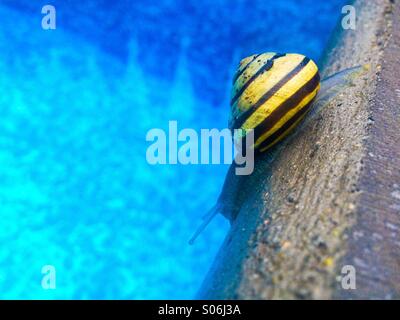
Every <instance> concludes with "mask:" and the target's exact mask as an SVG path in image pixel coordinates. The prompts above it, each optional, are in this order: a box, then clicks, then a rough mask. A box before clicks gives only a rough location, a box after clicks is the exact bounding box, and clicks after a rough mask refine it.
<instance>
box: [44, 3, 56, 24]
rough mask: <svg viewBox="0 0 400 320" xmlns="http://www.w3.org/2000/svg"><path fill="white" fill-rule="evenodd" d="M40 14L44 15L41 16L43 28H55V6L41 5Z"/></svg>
mask: <svg viewBox="0 0 400 320" xmlns="http://www.w3.org/2000/svg"><path fill="white" fill-rule="evenodd" d="M42 14H44V15H45V16H44V17H43V18H42V29H43V30H55V29H56V27H57V26H56V8H55V7H54V6H52V5H50V4H47V5H45V6H43V7H42Z"/></svg>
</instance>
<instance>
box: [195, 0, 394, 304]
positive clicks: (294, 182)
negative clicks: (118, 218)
mask: <svg viewBox="0 0 400 320" xmlns="http://www.w3.org/2000/svg"><path fill="white" fill-rule="evenodd" d="M354 5H355V7H356V12H357V24H356V30H343V29H342V28H341V27H340V26H338V28H337V32H336V35H335V37H334V39H332V42H331V45H330V46H329V47H328V48H327V50H326V53H325V57H324V59H323V61H322V63H321V66H322V75H323V76H324V75H325V76H326V75H330V74H332V73H334V72H336V71H339V70H342V69H345V68H348V67H352V66H356V65H367V66H368V71H366V72H365V73H364V74H363V75H362V76H360V77H358V78H357V79H356V80H355V81H354V83H353V85H352V86H350V87H348V88H346V89H345V90H344V91H343V92H342V93H341V94H340V95H339V96H337V97H336V98H335V99H334V101H332V102H331V103H330V105H329V106H328V107H327V108H326V109H324V110H323V112H322V115H321V116H320V117H319V118H318V119H317V120H316V121H314V122H313V123H310V124H309V125H308V126H307V128H306V129H305V130H302V131H301V132H300V133H299V134H298V135H296V138H295V139H291V140H290V142H288V143H286V144H284V145H283V146H278V147H277V148H275V149H274V150H273V152H272V153H269V154H267V155H263V156H262V157H260V158H259V159H257V162H256V168H255V172H254V173H253V174H252V175H251V176H249V177H248V178H247V179H243V180H242V181H241V183H243V187H242V190H243V195H242V197H243V199H242V200H241V210H240V212H239V215H238V217H237V219H236V220H235V221H234V223H233V224H232V228H231V231H230V233H229V234H228V236H227V238H226V240H225V242H224V244H223V246H222V247H221V249H220V252H219V254H218V256H217V258H216V260H215V263H214V265H213V266H212V268H211V270H210V272H209V274H208V276H207V277H206V279H205V281H204V283H203V286H202V288H201V290H200V292H199V295H198V297H199V298H204V299H332V298H350V299H358V298H382V299H384V298H400V142H399V141H400V130H399V128H400V83H399V77H398V75H399V74H400V66H399V60H400V1H398V0H396V1H393V0H392V1H389V0H371V1H355V4H354ZM344 265H353V266H354V267H355V268H356V285H357V287H356V290H344V289H342V287H341V285H340V281H338V280H339V278H338V277H339V276H340V274H341V270H342V267H343V266H344Z"/></svg>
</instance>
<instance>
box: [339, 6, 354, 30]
mask: <svg viewBox="0 0 400 320" xmlns="http://www.w3.org/2000/svg"><path fill="white" fill-rule="evenodd" d="M342 14H344V15H345V16H344V17H343V18H342V28H343V29H344V30H349V29H351V30H355V29H356V8H355V7H354V6H351V5H346V6H344V7H343V8H342Z"/></svg>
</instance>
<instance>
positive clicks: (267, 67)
mask: <svg viewBox="0 0 400 320" xmlns="http://www.w3.org/2000/svg"><path fill="white" fill-rule="evenodd" d="M284 55H285V54H282V53H277V54H275V55H274V56H273V57H272V58H271V59H268V60H267V62H266V63H265V64H264V65H263V66H262V67H261V68H260V69H258V70H257V72H256V73H255V74H253V75H252V76H251V77H250V79H249V80H248V81H247V82H246V83H245V84H244V85H243V86H242V87H241V88H240V90H239V91H238V92H236V94H235V96H234V97H233V98H232V100H231V106H232V105H233V104H234V103H235V101H236V100H237V99H238V98H239V97H240V96H241V95H242V93H243V92H244V90H246V89H247V88H248V86H249V85H250V84H251V83H252V82H253V81H254V80H256V79H257V78H258V77H259V76H260V75H261V74H263V73H264V72H265V71H268V70H270V69H271V68H272V66H273V65H274V60H275V59H278V58H280V57H283V56H284Z"/></svg>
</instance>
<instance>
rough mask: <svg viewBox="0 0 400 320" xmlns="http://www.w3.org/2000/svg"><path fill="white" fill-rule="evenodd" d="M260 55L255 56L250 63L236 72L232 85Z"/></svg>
mask: <svg viewBox="0 0 400 320" xmlns="http://www.w3.org/2000/svg"><path fill="white" fill-rule="evenodd" d="M259 56H261V54H256V55H255V56H254V57H253V59H251V61H249V62H248V63H247V64H246V65H245V66H244V67H243V68H242V69H241V70H240V71H238V72H236V74H235V76H234V77H233V80H232V83H235V82H236V80H237V79H238V78H239V77H240V76H241V75H242V74H243V72H244V71H245V70H246V69H247V68H248V67H249V66H250V65H251V64H252V63H253V62H254V60H256V59H257V58H258V57H259Z"/></svg>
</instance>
